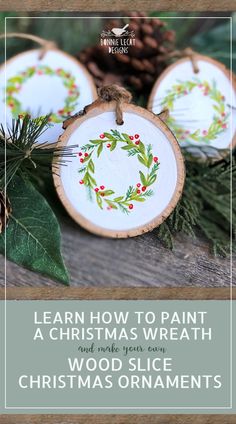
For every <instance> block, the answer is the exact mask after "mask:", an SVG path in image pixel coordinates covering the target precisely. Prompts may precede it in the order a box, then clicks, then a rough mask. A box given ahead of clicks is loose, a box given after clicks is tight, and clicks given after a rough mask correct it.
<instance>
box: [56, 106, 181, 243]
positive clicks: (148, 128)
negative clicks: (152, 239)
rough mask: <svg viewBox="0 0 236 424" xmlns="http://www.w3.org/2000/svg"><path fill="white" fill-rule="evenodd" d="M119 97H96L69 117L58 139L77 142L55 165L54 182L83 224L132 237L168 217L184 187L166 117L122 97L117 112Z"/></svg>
mask: <svg viewBox="0 0 236 424" xmlns="http://www.w3.org/2000/svg"><path fill="white" fill-rule="evenodd" d="M118 102H119V100H118V101H115V100H111V101H110V100H109V101H100V100H98V101H96V102H94V104H92V105H90V106H89V107H88V109H87V108H86V113H85V114H84V115H82V116H80V115H79V116H77V117H75V118H74V119H72V120H71V121H72V122H71V123H70V125H68V126H67V128H66V130H65V132H64V133H63V135H62V136H61V137H60V141H59V143H60V145H64V146H75V145H78V147H76V148H75V147H74V153H75V155H74V156H75V157H73V158H72V159H71V161H70V163H69V164H67V166H61V167H60V169H59V171H58V169H57V170H56V172H55V173H54V182H55V186H56V189H57V192H58V195H59V197H60V199H61V201H62V203H63V204H64V206H65V208H66V209H67V211H68V212H69V214H70V215H71V216H72V218H73V219H74V220H75V221H76V222H78V223H79V224H80V225H81V226H83V227H84V228H86V229H87V230H89V231H91V232H93V233H96V234H99V235H102V236H108V237H132V236H136V235H139V234H141V233H145V232H147V231H150V230H152V229H153V228H154V227H156V226H158V225H159V224H160V223H161V222H162V221H163V220H164V219H166V218H167V216H168V215H169V214H170V213H171V211H172V210H173V208H174V207H175V205H176V203H177V202H178V200H179V197H180V195H181V193H182V189H183V184H184V176H185V171H184V163H183V157H182V154H181V151H180V148H179V145H178V143H177V141H176V139H175V137H174V136H173V134H172V133H171V131H170V130H169V129H168V127H167V126H166V125H165V123H164V122H163V121H162V120H161V119H160V118H159V117H157V116H155V115H154V114H153V113H151V112H149V111H147V110H145V109H143V108H141V107H138V106H134V105H131V104H128V103H122V116H120V104H118ZM117 105H118V106H117ZM117 110H118V112H119V113H117ZM118 115H119V121H120V123H121V122H123V124H122V125H118V124H117V122H116V118H117V116H118Z"/></svg>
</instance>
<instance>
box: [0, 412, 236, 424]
mask: <svg viewBox="0 0 236 424" xmlns="http://www.w3.org/2000/svg"><path fill="white" fill-rule="evenodd" d="M0 423H1V424H43V423H44V424H45V423H47V424H88V423H89V424H145V423H148V424H235V415H133V414H132V415H131V414H130V415H79V416H78V415H40V416H39V415H30V416H29V415H1V416H0Z"/></svg>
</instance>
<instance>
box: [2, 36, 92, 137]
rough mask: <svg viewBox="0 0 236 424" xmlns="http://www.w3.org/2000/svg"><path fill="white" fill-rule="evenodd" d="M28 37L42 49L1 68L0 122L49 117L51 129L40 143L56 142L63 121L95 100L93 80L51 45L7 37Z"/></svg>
mask: <svg viewBox="0 0 236 424" xmlns="http://www.w3.org/2000/svg"><path fill="white" fill-rule="evenodd" d="M7 36H10V37H11V36H14V37H15V36H16V37H20V38H30V39H32V40H33V41H36V42H38V43H40V44H41V45H42V48H41V49H35V50H29V51H26V52H23V53H20V54H18V55H16V56H14V57H13V58H11V59H10V60H8V61H7V62H6V66H5V65H3V66H1V68H0V93H1V94H0V102H1V104H0V122H2V123H3V122H5V120H6V124H7V125H9V126H11V122H12V118H17V117H18V116H19V115H20V116H21V115H22V116H24V115H25V114H26V113H28V114H30V115H31V117H32V118H37V117H39V116H42V115H47V114H51V117H50V121H51V122H50V124H51V125H50V128H49V129H48V131H47V134H45V136H44V135H42V136H41V137H40V141H41V142H44V141H50V142H54V141H57V139H58V136H59V134H61V132H62V129H61V126H62V122H63V121H64V120H65V119H66V118H68V116H70V115H71V114H73V113H74V112H75V110H78V108H82V107H84V106H85V105H86V104H88V103H90V102H92V101H93V100H94V99H95V98H96V89H95V86H94V84H93V81H92V78H91V77H90V75H89V73H88V72H87V70H86V69H85V67H84V66H83V65H81V64H80V63H79V62H78V61H77V60H76V59H74V58H73V57H72V56H70V55H69V54H67V53H65V52H63V51H61V50H59V49H57V48H56V47H55V45H54V44H53V43H52V42H49V41H46V40H43V39H41V38H39V37H35V36H31V35H29V34H14V33H13V34H7ZM5 106H6V116H5Z"/></svg>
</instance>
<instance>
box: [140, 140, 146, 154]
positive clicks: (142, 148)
mask: <svg viewBox="0 0 236 424" xmlns="http://www.w3.org/2000/svg"><path fill="white" fill-rule="evenodd" d="M139 151H140V152H141V153H142V154H143V153H145V146H144V144H143V143H142V141H140V142H139Z"/></svg>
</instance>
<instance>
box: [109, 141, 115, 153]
mask: <svg viewBox="0 0 236 424" xmlns="http://www.w3.org/2000/svg"><path fill="white" fill-rule="evenodd" d="M116 145H117V141H116V140H114V141H113V142H112V143H111V147H110V151H112V150H114V149H115V148H116Z"/></svg>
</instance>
